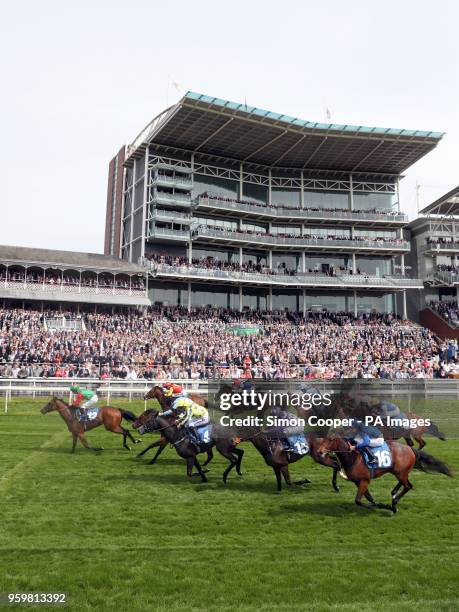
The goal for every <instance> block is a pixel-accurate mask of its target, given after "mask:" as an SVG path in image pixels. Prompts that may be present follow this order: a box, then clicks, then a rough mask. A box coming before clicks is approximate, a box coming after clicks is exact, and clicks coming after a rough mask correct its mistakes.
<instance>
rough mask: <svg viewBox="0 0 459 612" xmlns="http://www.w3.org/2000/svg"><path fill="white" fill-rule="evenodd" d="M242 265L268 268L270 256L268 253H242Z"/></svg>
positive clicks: (246, 251) (245, 251)
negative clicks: (257, 265) (258, 265)
mask: <svg viewBox="0 0 459 612" xmlns="http://www.w3.org/2000/svg"><path fill="white" fill-rule="evenodd" d="M242 263H244V264H251V265H256V264H260V265H261V266H265V267H267V266H268V254H267V252H266V251H248V250H245V249H244V251H243V252H242Z"/></svg>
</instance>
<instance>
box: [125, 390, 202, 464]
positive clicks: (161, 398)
mask: <svg viewBox="0 0 459 612" xmlns="http://www.w3.org/2000/svg"><path fill="white" fill-rule="evenodd" d="M188 397H189V398H190V399H192V400H193V401H194V402H196V403H198V404H199V405H200V406H204V407H207V402H206V400H204V399H203V398H202V397H201V396H200V395H196V394H194V393H192V394H189V395H188ZM143 399H144V400H145V401H147V400H149V399H155V400H157V401H158V403H159V405H160V406H161V408H162V410H163V412H165V411H166V410H168V409H169V408H170V398H168V397H166V396H165V395H164V391H163V390H162V389H161V387H160V386H159V385H154V386H153V387H152V388H151V389H150V390H149V391H148V393H146V394H145V395H144V396H143ZM198 400H199V401H198ZM167 444H168V442H167V439H166V436H165V435H164V434H163V432H162V431H161V432H160V438H159V440H155V441H154V442H152V443H151V444H150V445H149V446H147V448H145V449H144V450H143V451H142V452H141V453H139V454H138V455H137V457H142V455H145V453H146V452H147V451H149V450H150V449H151V448H156V447H157V446H158V447H159V448H158V450H157V451H156V454H155V456H154V457H153V459H152V460H151V461H150V465H151V464H153V463H155V462H156V460H157V459H158V457H159V456H160V454H161V453H162V452H163V450H164V449H165V448H166V446H167ZM213 456H214V455H213V452H212V449H211V448H210V449H209V451H208V452H207V459H206V461H205V462H204V464H203V467H205V466H206V465H207V464H208V463H210V461H212V459H213Z"/></svg>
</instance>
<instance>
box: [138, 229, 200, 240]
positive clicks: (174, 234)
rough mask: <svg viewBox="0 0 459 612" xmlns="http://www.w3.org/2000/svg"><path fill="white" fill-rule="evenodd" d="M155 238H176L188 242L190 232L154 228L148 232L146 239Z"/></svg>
mask: <svg viewBox="0 0 459 612" xmlns="http://www.w3.org/2000/svg"><path fill="white" fill-rule="evenodd" d="M156 236H158V237H159V238H171V239H172V240H174V239H177V238H180V239H183V240H189V239H190V232H188V231H186V230H174V229H169V228H167V227H154V228H152V229H151V230H150V234H149V235H148V236H147V238H155V237H156Z"/></svg>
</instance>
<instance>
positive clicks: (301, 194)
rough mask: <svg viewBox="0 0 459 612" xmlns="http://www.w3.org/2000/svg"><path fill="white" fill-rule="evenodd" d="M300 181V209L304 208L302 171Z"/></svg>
mask: <svg viewBox="0 0 459 612" xmlns="http://www.w3.org/2000/svg"><path fill="white" fill-rule="evenodd" d="M300 181H301V191H300V207H301V208H304V172H303V170H302V171H301V174H300Z"/></svg>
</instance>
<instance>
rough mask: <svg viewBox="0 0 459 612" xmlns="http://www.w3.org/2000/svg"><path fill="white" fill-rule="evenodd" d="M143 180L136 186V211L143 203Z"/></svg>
mask: <svg viewBox="0 0 459 612" xmlns="http://www.w3.org/2000/svg"><path fill="white" fill-rule="evenodd" d="M143 183H144V181H143V179H142V180H140V181H139V182H138V183H137V185H136V186H135V195H134V209H136V208H139V206H142V203H143Z"/></svg>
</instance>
